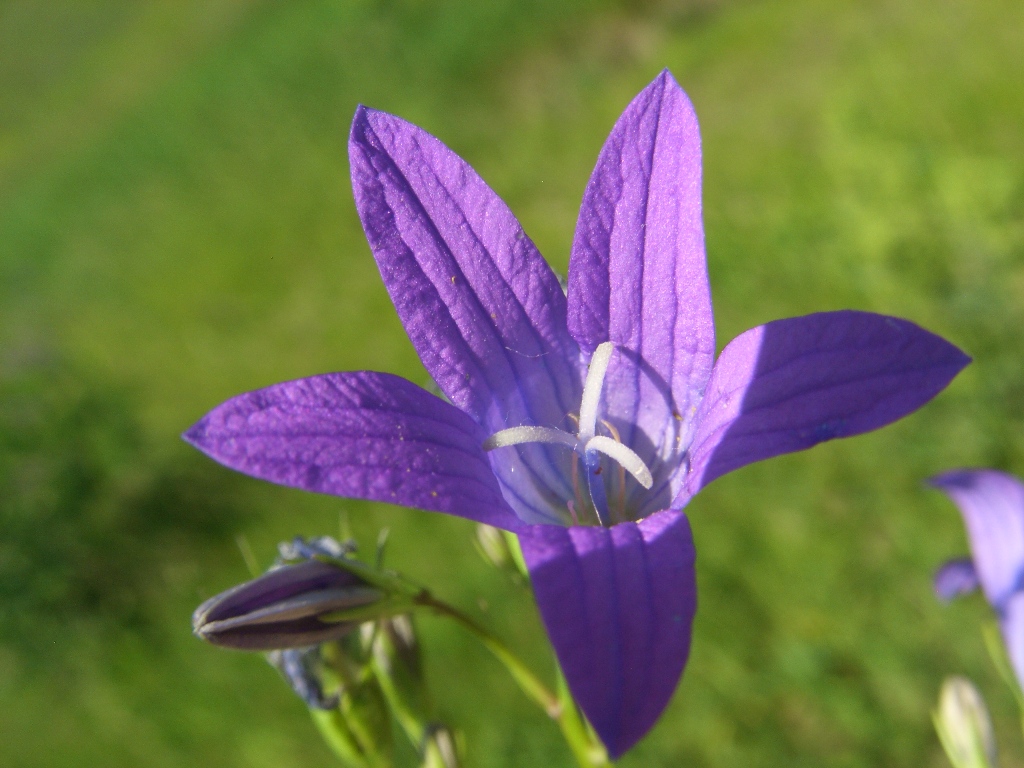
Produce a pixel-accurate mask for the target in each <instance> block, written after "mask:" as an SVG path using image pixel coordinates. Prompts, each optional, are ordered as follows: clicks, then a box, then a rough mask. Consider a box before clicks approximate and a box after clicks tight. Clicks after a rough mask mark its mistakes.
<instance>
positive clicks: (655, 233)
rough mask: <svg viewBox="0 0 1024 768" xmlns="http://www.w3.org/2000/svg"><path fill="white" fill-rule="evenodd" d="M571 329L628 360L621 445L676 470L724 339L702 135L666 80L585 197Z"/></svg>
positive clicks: (616, 373) (590, 345) (620, 408)
mask: <svg viewBox="0 0 1024 768" xmlns="http://www.w3.org/2000/svg"><path fill="white" fill-rule="evenodd" d="M569 329H570V331H571V332H572V334H573V336H574V337H575V339H576V340H577V341H578V342H579V344H580V347H581V348H582V349H583V350H584V351H585V352H587V353H591V352H593V351H594V349H595V348H596V346H597V345H598V344H600V343H601V342H604V341H611V342H613V343H614V344H615V345H616V349H617V350H619V351H620V352H621V353H622V354H617V355H615V358H614V360H613V362H612V366H611V369H610V370H609V372H608V383H607V385H606V386H605V407H604V414H605V418H607V419H609V420H610V421H612V422H613V423H616V426H617V427H618V428H619V430H620V432H621V433H622V437H623V441H624V442H625V443H626V444H627V445H628V446H629V447H630V448H632V449H633V450H634V451H636V452H637V453H638V454H639V455H640V456H641V457H642V458H643V459H644V461H645V462H646V463H647V464H648V465H662V464H663V465H668V466H674V465H675V464H677V463H678V460H673V456H674V455H675V452H676V451H677V450H681V449H680V448H679V446H682V448H683V449H685V447H686V446H687V445H689V442H690V440H689V438H690V433H689V431H688V429H689V423H690V421H691V417H692V409H693V408H695V407H696V404H697V402H698V401H699V399H700V395H701V393H702V392H703V391H704V387H705V385H706V384H707V381H708V376H709V375H710V373H711V366H712V362H713V359H714V353H715V330H714V319H713V317H712V314H711V293H710V289H709V286H708V276H707V265H706V262H705V255H704V230H703V225H702V222H701V157H700V133H699V129H698V127H697V117H696V115H695V114H694V111H693V106H692V105H691V104H690V100H689V99H688V98H687V97H686V94H685V93H683V90H682V89H681V88H680V87H679V86H678V84H676V82H675V80H673V79H672V75H670V74H669V73H668V71H667V70H666V71H664V72H662V73H661V74H660V75H659V76H658V77H657V78H656V79H655V80H654V82H652V83H651V84H650V85H648V86H647V87H646V88H645V89H644V90H643V91H641V92H640V94H639V95H638V96H637V97H636V98H635V99H633V101H632V102H631V103H630V105H629V106H628V107H627V108H626V110H625V112H623V113H622V116H621V117H620V118H619V120H618V122H616V124H615V127H614V128H613V129H612V132H611V134H610V135H609V137H608V140H607V141H606V143H605V145H604V148H603V149H602V150H601V154H600V156H599V157H598V160H597V166H596V167H595V168H594V172H593V175H592V176H591V177H590V183H589V184H588V185H587V189H586V191H585V192H584V195H583V204H582V206H581V208H580V217H579V223H578V224H577V227H576V239H575V241H574V243H573V249H572V256H571V259H570V261H569ZM655 457H658V458H660V461H654V460H653V459H654V458H655ZM676 458H677V457H676ZM656 480H657V478H656ZM665 501H666V503H667V501H668V500H667V499H666V500H665Z"/></svg>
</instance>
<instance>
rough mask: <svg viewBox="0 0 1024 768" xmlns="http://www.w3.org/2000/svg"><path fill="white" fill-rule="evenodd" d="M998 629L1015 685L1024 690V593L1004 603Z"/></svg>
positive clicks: (1015, 595) (1017, 594)
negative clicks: (1004, 644)
mask: <svg viewBox="0 0 1024 768" xmlns="http://www.w3.org/2000/svg"><path fill="white" fill-rule="evenodd" d="M999 628H1000V629H1001V630H1002V633H1003V642H1004V643H1006V655H1007V656H1009V657H1010V665H1011V666H1012V667H1013V672H1014V674H1015V675H1017V685H1019V686H1021V687H1022V688H1024V592H1016V593H1014V595H1013V596H1012V597H1011V598H1010V599H1009V600H1007V601H1006V605H1005V606H1004V608H1003V615H1002V616H1001V617H1000V618H999Z"/></svg>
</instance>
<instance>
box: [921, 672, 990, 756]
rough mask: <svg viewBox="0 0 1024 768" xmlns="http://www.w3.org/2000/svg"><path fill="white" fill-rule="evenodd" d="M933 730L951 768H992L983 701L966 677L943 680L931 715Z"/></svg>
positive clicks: (988, 733)
mask: <svg viewBox="0 0 1024 768" xmlns="http://www.w3.org/2000/svg"><path fill="white" fill-rule="evenodd" d="M933 718H934V720H935V730H936V731H938V734H939V739H940V740H941V741H942V746H943V748H944V749H945V750H946V755H947V756H948V757H949V760H950V762H951V763H953V765H954V766H955V768H995V765H996V740H995V735H994V734H993V731H992V721H991V719H990V718H989V714H988V709H987V708H986V707H985V701H984V699H982V698H981V694H980V693H978V689H977V688H975V687H974V684H973V683H972V682H971V681H970V680H968V679H967V678H966V677H959V676H954V677H947V678H946V680H945V682H943V684H942V690H941V692H940V693H939V708H938V710H937V711H936V712H935V713H934V714H933Z"/></svg>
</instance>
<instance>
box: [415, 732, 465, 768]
mask: <svg viewBox="0 0 1024 768" xmlns="http://www.w3.org/2000/svg"><path fill="white" fill-rule="evenodd" d="M458 746H459V745H458V744H457V742H456V739H455V736H453V735H452V732H451V731H450V730H449V729H448V728H446V727H445V726H443V725H435V726H433V727H431V728H430V729H429V731H428V732H427V735H426V739H425V740H424V743H423V761H422V763H421V764H420V765H421V767H422V768H459V765H460V762H459V751H460V750H459V749H458Z"/></svg>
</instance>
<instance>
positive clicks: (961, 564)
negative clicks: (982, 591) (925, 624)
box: [934, 557, 981, 601]
mask: <svg viewBox="0 0 1024 768" xmlns="http://www.w3.org/2000/svg"><path fill="white" fill-rule="evenodd" d="M934 581H935V584H934V586H935V594H937V595H938V596H939V597H940V598H941V599H942V600H947V601H948V600H952V599H953V598H954V597H960V595H967V594H970V593H971V592H973V591H974V590H976V589H977V588H978V587H979V586H981V580H980V579H979V578H978V571H977V570H976V569H975V567H974V561H973V560H971V558H969V557H962V558H959V559H957V560H950V561H949V562H948V563H945V564H944V565H943V566H942V567H941V568H939V570H937V571H936V572H935V580H934Z"/></svg>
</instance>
